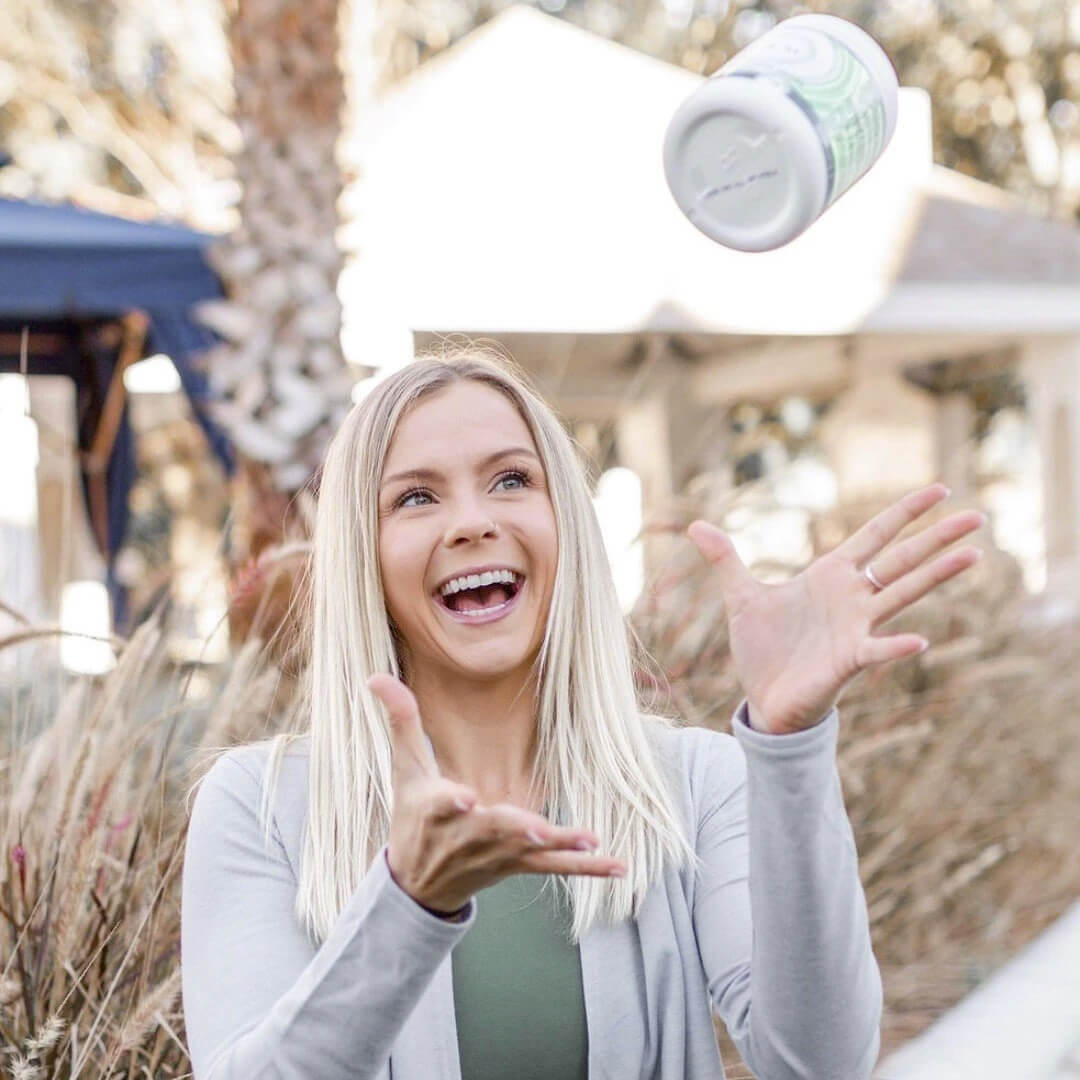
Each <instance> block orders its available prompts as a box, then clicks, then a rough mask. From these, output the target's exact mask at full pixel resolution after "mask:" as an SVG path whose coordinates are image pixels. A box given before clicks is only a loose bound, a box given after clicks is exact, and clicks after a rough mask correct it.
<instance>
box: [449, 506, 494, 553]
mask: <svg viewBox="0 0 1080 1080" xmlns="http://www.w3.org/2000/svg"><path fill="white" fill-rule="evenodd" d="M497 533H498V526H497V525H496V524H495V522H494V521H493V520H492V519H491V518H490V517H488V516H487V515H486V514H484V513H483V512H482V511H479V510H477V511H469V512H464V513H462V514H460V515H458V518H457V521H456V522H455V523H454V524H453V525H451V526H450V528H449V529H447V530H446V537H445V543H446V545H447V546H448V547H449V546H450V545H452V544H456V543H457V541H458V540H459V539H460V538H461V537H463V536H464V537H468V539H470V540H479V539H480V538H481V537H484V536H495V535H496V534H497Z"/></svg>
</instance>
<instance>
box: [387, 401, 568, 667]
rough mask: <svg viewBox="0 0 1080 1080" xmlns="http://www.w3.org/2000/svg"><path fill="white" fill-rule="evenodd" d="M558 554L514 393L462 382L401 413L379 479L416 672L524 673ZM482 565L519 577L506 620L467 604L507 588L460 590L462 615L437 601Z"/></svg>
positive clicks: (486, 601)
mask: <svg viewBox="0 0 1080 1080" xmlns="http://www.w3.org/2000/svg"><path fill="white" fill-rule="evenodd" d="M504 451H505V452H506V453H505V454H504ZM495 455H500V456H498V457H496V456H495ZM402 474H404V475H402ZM523 475H524V478H523ZM557 557H558V537H557V535H556V527H555V512H554V509H553V507H552V505H551V498H550V496H549V495H548V489H547V483H546V478H545V476H544V473H543V471H542V466H541V463H540V459H539V456H538V455H537V450H536V444H535V443H534V442H533V438H532V435H531V434H530V432H529V428H528V426H527V425H526V424H525V421H524V420H522V418H521V416H520V415H519V414H518V412H517V410H516V409H515V408H514V406H513V405H512V404H511V403H510V401H509V399H507V398H506V397H504V396H503V395H502V394H501V393H500V392H499V391H497V390H495V389H493V388H491V387H490V386H485V385H484V384H482V383H478V382H475V381H472V380H465V381H462V382H457V383H454V384H452V385H451V386H448V387H446V388H445V389H443V390H439V391H437V392H436V393H434V394H432V395H431V396H429V397H425V398H423V399H422V400H421V401H420V402H418V403H417V404H416V405H414V406H413V407H412V409H411V410H410V411H408V412H407V413H406V414H405V415H404V416H403V417H402V418H401V420H400V422H399V423H398V426H397V430H396V431H395V432H394V435H393V438H392V439H391V442H390V448H389V451H388V453H387V456H386V462H385V464H384V466H383V473H382V477H381V478H380V488H379V561H380V564H381V569H382V584H383V591H384V594H385V597H386V607H387V610H388V612H389V613H390V616H391V618H392V619H393V620H394V623H395V624H396V625H397V628H398V630H399V631H400V634H401V637H402V638H403V641H404V650H405V661H406V664H407V665H408V668H409V672H410V674H412V673H413V672H415V671H416V670H417V669H420V670H423V671H425V672H427V671H429V670H441V671H444V672H445V673H446V674H449V675H454V676H457V677H461V676H472V677H475V678H477V679H481V680H485V679H495V678H501V677H504V676H508V675H513V674H514V673H516V672H520V674H521V675H522V676H523V677H524V676H525V675H526V674H527V672H528V669H529V667H530V666H531V664H532V662H533V660H534V659H535V657H536V655H537V653H538V652H539V649H540V645H541V644H542V642H543V637H544V628H545V627H546V625H547V617H548V611H549V608H550V603H551V594H552V589H553V585H554V581H555V567H556V562H557ZM478 567H481V568H483V567H494V568H500V569H501V568H506V569H509V570H513V571H515V572H516V574H517V575H519V577H518V584H517V586H516V592H515V594H514V595H513V596H512V598H510V600H509V604H508V606H507V608H506V611H505V613H503V614H501V615H500V617H498V618H493V619H489V618H488V617H487V616H486V615H481V616H475V615H468V614H465V611H467V610H484V609H491V608H495V607H497V606H498V605H499V604H500V603H502V602H505V601H506V600H507V597H508V595H509V587H508V586H505V585H502V584H492V585H489V586H487V587H486V588H485V587H481V588H480V589H479V590H476V589H473V590H466V591H464V592H462V593H460V594H458V596H457V597H455V598H453V599H452V600H451V601H450V603H451V604H453V605H455V606H457V607H459V608H460V609H461V611H459V613H458V614H457V615H455V614H454V613H452V612H451V611H450V610H449V608H448V606H447V603H446V602H445V601H444V600H443V599H441V598H440V586H442V585H443V584H444V583H445V582H447V581H448V580H450V579H452V578H456V577H459V576H461V575H463V574H465V573H467V572H474V571H475V568H478ZM522 577H523V579H524V580H523V583H522V581H521V579H522Z"/></svg>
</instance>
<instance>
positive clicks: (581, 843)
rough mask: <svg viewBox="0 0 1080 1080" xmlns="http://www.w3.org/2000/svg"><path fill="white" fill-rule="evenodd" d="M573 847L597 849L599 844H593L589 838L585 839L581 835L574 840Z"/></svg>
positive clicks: (581, 849) (583, 849)
mask: <svg viewBox="0 0 1080 1080" xmlns="http://www.w3.org/2000/svg"><path fill="white" fill-rule="evenodd" d="M574 847H576V848H577V849H578V851H598V850H599V848H600V845H599V844H594V843H593V842H592V841H591V840H586V839H585V837H584V836H582V837H580V838H579V839H578V840H576V841H575V842H574Z"/></svg>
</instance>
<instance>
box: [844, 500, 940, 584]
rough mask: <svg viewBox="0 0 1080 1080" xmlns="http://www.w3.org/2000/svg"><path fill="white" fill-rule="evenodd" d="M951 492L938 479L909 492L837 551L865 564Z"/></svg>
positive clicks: (877, 515) (853, 560) (854, 563)
mask: <svg viewBox="0 0 1080 1080" xmlns="http://www.w3.org/2000/svg"><path fill="white" fill-rule="evenodd" d="M948 494H949V489H948V488H947V487H946V486H945V485H944V484H937V483H936V484H931V485H930V486H929V487H924V488H920V489H919V490H918V491H912V492H909V493H908V494H907V495H905V496H904V497H903V498H902V499H900V500H898V501H897V502H895V503H893V504H892V506H889V507H887V508H886V509H884V510H882V511H881V513H879V514H875V515H874V516H873V517H872V518H871V519H870V520H869V521H868V522H867V523H866V524H865V525H863V526H862V527H861V528H859V529H857V530H856V531H855V532H854V533H852V534H851V536H849V537H848V538H847V539H846V540H845V541H844V542H843V543H842V544H840V545H838V546H837V548H836V550H835V552H834V554H836V555H838V556H840V557H841V558H844V559H847V560H848V561H849V562H850V563H852V564H853V565H855V566H858V567H862V566H865V565H866V563H868V562H870V560H871V559H873V558H874V556H875V555H877V554H878V553H879V552H880V551H882V550H883V549H884V547H885V546H886V545H887V544H889V543H891V542H892V541H893V540H895V539H896V537H897V536H899V535H900V533H901V532H903V531H904V529H906V528H907V527H908V525H910V524H911V523H912V522H913V521H915V520H916V518H919V517H922V515H923V514H925V513H926V511H927V510H929V509H930V508H931V507H932V506H935V505H936V504H937V503H939V502H941V500H942V499H944V498H946V496H948ZM876 569H877V568H876V566H875V570H876ZM881 580H884V579H881Z"/></svg>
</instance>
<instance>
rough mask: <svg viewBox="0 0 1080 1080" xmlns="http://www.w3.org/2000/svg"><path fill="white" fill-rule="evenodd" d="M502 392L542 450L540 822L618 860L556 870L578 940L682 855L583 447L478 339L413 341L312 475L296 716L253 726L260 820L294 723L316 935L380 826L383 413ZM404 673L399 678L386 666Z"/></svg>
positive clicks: (372, 849) (638, 898)
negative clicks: (452, 389) (552, 558)
mask: <svg viewBox="0 0 1080 1080" xmlns="http://www.w3.org/2000/svg"><path fill="white" fill-rule="evenodd" d="M464 379H470V380H474V381H476V382H479V383H483V384H486V385H488V386H490V387H493V388H494V389H496V390H498V391H499V392H500V393H502V394H504V395H505V396H506V397H507V398H508V399H509V401H510V402H511V403H512V404H513V405H514V406H515V408H516V409H517V411H518V412H519V413H520V415H521V417H522V419H523V420H524V421H525V423H526V424H527V425H528V427H529V430H530V432H531V433H532V436H533V439H534V441H535V443H536V448H537V452H538V453H539V456H540V459H541V461H542V462H543V467H544V471H545V474H546V478H547V486H548V491H549V494H550V498H551V502H552V506H553V508H554V513H555V521H556V528H557V531H558V550H559V554H558V564H557V568H556V574H555V581H554V587H553V594H552V600H551V606H550V613H549V617H548V623H547V626H546V628H545V632H544V638H543V644H542V646H541V648H540V650H539V653H538V656H537V658H536V662H535V665H534V669H533V673H534V675H535V676H536V692H535V707H536V717H537V725H538V727H537V752H536V758H535V761H534V766H533V783H534V790H538V791H540V792H543V793H544V794H545V795H546V796H547V799H548V803H547V805H548V807H549V808H550V810H551V812H550V813H549V816H550V817H551V819H552V820H554V821H558V822H560V823H562V824H568V825H573V826H575V827H583V828H588V829H591V830H593V831H594V832H595V833H596V835H597V837H598V838H599V839H600V843H601V850H602V851H604V852H606V853H609V854H611V855H614V856H617V857H618V858H620V859H622V860H624V861H625V862H626V865H627V875H626V877H625V878H622V879H619V878H593V877H588V876H583V875H555V876H554V880H557V881H558V882H559V884H560V885H561V887H562V891H563V895H564V897H565V899H566V901H567V902H568V903H569V904H570V908H571V911H572V916H573V918H572V925H571V930H570V936H571V940H572V941H573V943H575V944H576V943H578V942H579V941H580V939H581V936H582V935H583V934H584V933H585V931H586V930H587V929H588V928H589V926H590V925H592V924H593V922H594V921H595V920H597V919H605V920H607V921H608V922H611V923H614V922H618V921H621V920H623V919H625V918H627V917H630V916H633V915H636V914H637V913H638V911H639V910H640V906H641V902H642V900H643V899H644V895H645V892H646V890H647V888H648V886H649V884H650V883H651V882H652V881H653V880H655V879H656V877H657V876H658V875H659V874H660V873H661V870H662V867H663V864H664V863H665V861H666V860H671V861H672V862H673V863H674V864H675V865H676V866H677V867H679V868H680V869H681V868H682V867H685V866H686V865H687V864H692V865H694V866H695V868H696V867H697V866H699V864H700V862H699V860H698V858H697V856H696V853H695V852H694V849H693V846H692V844H691V843H690V841H689V840H688V839H687V837H686V836H685V835H684V827H683V825H682V824H681V823H680V820H679V816H678V813H677V810H676V807H675V803H674V802H673V799H672V795H671V792H670V790H669V789H668V787H667V785H666V783H665V779H664V776H663V774H662V771H661V769H660V767H659V765H658V762H657V758H656V756H655V753H654V747H653V745H652V742H651V739H650V733H651V731H653V730H654V729H655V728H658V727H676V726H679V722H678V721H677V720H675V719H671V718H668V717H664V716H660V715H655V714H652V713H649V712H643V711H642V703H641V702H640V701H639V698H638V693H637V689H636V687H635V683H634V675H633V659H634V657H635V655H636V656H637V657H638V659H639V661H640V662H642V663H644V664H646V665H647V664H648V662H649V659H650V658H649V657H648V655H647V653H646V651H645V649H644V648H643V646H642V645H641V642H640V640H639V639H638V638H637V636H636V635H635V634H634V632H633V629H632V628H631V626H630V624H629V621H628V620H627V618H626V617H625V616H624V615H623V612H622V609H621V608H620V606H619V602H618V597H617V595H616V591H615V583H614V580H613V577H612V573H611V567H610V564H609V562H608V559H607V555H606V552H605V549H604V545H603V539H602V536H601V533H600V527H599V523H598V521H597V518H596V513H595V510H594V509H593V505H592V500H591V498H590V494H589V489H588V480H587V464H586V458H585V456H584V454H583V453H582V451H581V450H580V448H579V447H578V445H577V443H576V442H574V440H573V439H572V438H571V437H570V435H569V434H568V433H567V432H566V430H564V428H563V426H562V424H561V422H560V421H559V419H558V417H557V416H556V415H555V413H554V412H553V411H552V410H551V409H550V408H549V407H548V406H547V405H546V404H545V403H544V401H543V400H542V399H541V397H540V396H539V394H538V393H537V392H536V391H534V389H533V388H532V386H531V385H530V380H529V378H528V376H527V374H526V373H525V372H524V371H523V370H521V369H520V368H519V367H518V366H517V365H516V364H515V363H514V361H513V360H511V359H509V358H508V357H505V356H503V355H502V354H500V353H499V352H497V351H495V350H494V349H489V348H487V347H484V346H479V345H477V344H469V345H465V346H460V345H459V346H444V347H443V349H442V351H441V352H439V353H426V354H423V355H420V356H418V357H417V358H416V359H414V360H413V361H412V362H411V363H410V364H408V365H407V366H406V367H404V368H402V369H401V370H400V371H398V372H396V373H395V374H393V375H391V376H389V377H388V378H386V379H385V380H383V381H382V382H381V383H379V384H378V385H377V386H376V387H375V388H374V389H373V390H372V391H371V392H370V393H369V394H368V396H367V397H365V398H364V399H362V401H360V402H359V403H358V404H357V405H355V406H354V407H353V408H352V410H351V411H350V412H349V414H348V415H347V416H346V417H345V419H344V421H343V422H342V424H341V426H340V428H339V429H338V430H337V432H336V433H335V435H334V437H333V439H332V440H331V442H330V445H329V448H328V451H327V454H326V459H325V462H324V464H323V468H322V473H321V478H320V481H319V494H318V510H317V515H316V525H315V536H314V557H313V560H312V563H311V567H310V588H309V589H308V590H307V592H308V593H309V599H308V601H307V603H308V605H309V611H308V619H309V624H308V625H309V630H310V662H309V663H308V665H307V669H306V673H305V684H304V690H303V696H302V699H301V700H302V708H303V709H304V711H305V713H306V714H307V720H308V723H309V731H302V730H301V731H294V732H284V733H282V734H279V735H277V736H275V737H273V738H272V739H270V740H269V743H270V746H271V753H270V756H269V759H268V761H267V766H266V782H264V785H263V801H262V816H263V821H264V827H265V830H266V840H267V842H268V843H269V836H270V820H271V818H270V807H271V806H272V805H273V800H274V792H275V789H276V786H277V779H278V771H279V768H280V764H281V757H282V755H283V753H284V750H285V748H286V747H287V746H288V745H289V744H290V743H291V742H293V741H294V740H296V739H299V738H303V737H306V736H307V735H310V739H311V747H310V758H309V772H308V813H307V822H306V828H305V831H304V840H303V855H302V863H301V869H300V880H299V888H298V890H297V897H296V914H297V917H298V919H299V920H300V922H301V924H302V925H303V926H304V927H305V929H306V930H307V932H308V934H309V935H310V936H311V937H312V938H313V939H314V940H315V941H317V942H321V941H322V940H324V939H325V938H326V936H327V935H328V934H329V932H330V929H331V927H332V926H333V924H334V922H335V921H336V919H337V918H338V915H339V913H340V912H341V910H342V908H343V907H344V906H345V905H346V904H347V903H348V901H349V898H350V897H351V896H352V895H353V893H354V892H355V890H356V889H357V887H358V885H359V884H360V881H361V879H362V878H363V876H364V875H365V874H366V872H367V870H368V868H369V867H370V865H371V862H372V860H373V859H374V857H375V855H377V854H378V852H379V851H380V850H381V849H382V847H383V845H384V844H385V843H386V842H387V841H388V839H389V830H390V816H391V798H392V786H391V751H390V740H389V736H388V733H387V728H386V722H385V720H384V718H383V710H382V706H381V704H380V703H379V701H378V700H377V699H376V698H375V697H374V695H373V694H371V692H370V691H369V690H368V689H367V686H366V681H367V679H368V677H369V676H370V675H372V674H374V673H375V672H377V671H388V672H391V673H392V674H394V675H395V676H397V677H399V678H403V676H402V670H401V666H400V657H399V654H398V650H397V648H396V647H395V641H396V636H395V635H396V631H395V628H394V627H393V626H392V625H391V623H390V621H389V617H388V614H387V611H386V607H385V599H384V595H383V589H382V580H381V572H380V567H379V558H378V487H379V481H380V478H381V476H382V472H383V463H384V461H385V459H386V454H387V450H388V448H389V445H390V441H391V439H392V437H393V434H394V431H395V430H396V428H397V425H398V422H399V421H400V420H401V418H402V417H403V416H404V415H405V413H406V412H407V411H408V410H409V409H410V408H411V407H412V406H413V405H415V404H416V403H417V402H419V401H420V400H421V399H423V398H424V397H426V396H428V395H430V394H434V393H436V392H437V391H439V390H442V389H443V388H445V387H447V386H449V385H451V384H453V383H455V382H458V381H460V380H464ZM403 681H405V680H404V678H403Z"/></svg>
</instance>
